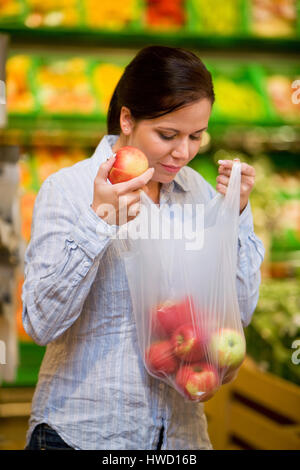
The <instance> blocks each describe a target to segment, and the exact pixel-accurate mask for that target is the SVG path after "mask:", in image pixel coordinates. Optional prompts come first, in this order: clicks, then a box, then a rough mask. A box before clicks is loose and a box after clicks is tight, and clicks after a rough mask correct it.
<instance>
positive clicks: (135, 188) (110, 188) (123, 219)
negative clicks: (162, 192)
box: [91, 156, 154, 225]
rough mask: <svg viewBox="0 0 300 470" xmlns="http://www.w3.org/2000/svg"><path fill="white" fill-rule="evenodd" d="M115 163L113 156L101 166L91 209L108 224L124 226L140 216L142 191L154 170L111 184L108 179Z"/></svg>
mask: <svg viewBox="0 0 300 470" xmlns="http://www.w3.org/2000/svg"><path fill="white" fill-rule="evenodd" d="M114 162H115V157H113V156H112V157H110V158H109V159H108V160H106V162H104V163H102V164H101V165H100V167H99V170H98V173H97V175H96V178H95V180H94V196H93V202H92V204H91V208H92V209H93V211H94V212H95V213H96V214H97V215H98V216H99V217H101V219H103V220H104V221H105V222H106V223H108V224H110V225H123V224H125V223H127V222H129V221H130V220H133V219H134V218H135V217H136V216H137V215H138V213H139V207H140V190H141V189H143V187H144V186H145V185H146V184H147V183H148V181H149V180H150V179H151V178H152V176H153V173H154V168H148V170H146V171H145V172H144V173H142V174H141V175H140V176H137V177H135V178H132V179H131V180H129V181H125V182H124V183H116V184H110V183H108V182H107V177H108V174H109V172H110V169H111V168H112V166H113V164H114Z"/></svg>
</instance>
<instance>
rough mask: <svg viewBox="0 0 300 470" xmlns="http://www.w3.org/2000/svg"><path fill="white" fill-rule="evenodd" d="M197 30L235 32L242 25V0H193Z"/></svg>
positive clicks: (225, 33) (217, 32)
mask: <svg viewBox="0 0 300 470" xmlns="http://www.w3.org/2000/svg"><path fill="white" fill-rule="evenodd" d="M192 6H193V14H194V17H193V18H191V21H192V22H193V24H194V25H195V30H196V31H199V32H202V33H208V34H221V35H229V34H234V33H235V32H236V31H237V30H238V28H239V26H240V18H241V8H240V0H226V2H224V1H223V0H214V3H213V8H212V5H211V2H208V1H207V0H192Z"/></svg>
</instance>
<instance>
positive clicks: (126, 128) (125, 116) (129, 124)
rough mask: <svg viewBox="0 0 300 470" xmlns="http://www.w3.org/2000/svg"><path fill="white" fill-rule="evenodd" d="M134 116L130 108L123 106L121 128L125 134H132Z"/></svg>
mask: <svg viewBox="0 0 300 470" xmlns="http://www.w3.org/2000/svg"><path fill="white" fill-rule="evenodd" d="M133 125H134V123H133V118H132V116H131V112H130V109H129V108H126V106H122V108H121V112H120V128H121V132H122V133H123V134H124V135H129V134H131V132H132V130H133Z"/></svg>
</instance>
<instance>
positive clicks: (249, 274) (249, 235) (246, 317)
mask: <svg viewBox="0 0 300 470" xmlns="http://www.w3.org/2000/svg"><path fill="white" fill-rule="evenodd" d="M207 189H208V192H209V196H210V198H212V197H214V196H215V195H216V194H217V192H216V190H215V189H214V188H213V187H212V186H211V185H210V184H209V183H207ZM264 255H265V249H264V246H263V244H262V242H261V240H260V239H259V238H258V237H257V236H256V235H255V233H254V226H253V217H252V212H251V205H250V202H249V201H248V204H247V206H246V207H245V209H244V210H243V212H242V213H241V214H240V216H239V234H238V255H237V278H236V287H237V297H238V302H239V307H240V313H241V321H242V325H243V327H244V328H245V327H246V326H248V325H249V324H250V322H251V319H252V315H253V313H254V310H255V308H256V306H257V302H258V297H259V286H260V282H261V273H260V267H261V263H262V262H263V259H264Z"/></svg>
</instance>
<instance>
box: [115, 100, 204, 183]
mask: <svg viewBox="0 0 300 470" xmlns="http://www.w3.org/2000/svg"><path fill="white" fill-rule="evenodd" d="M126 110H127V108H124V107H123V108H122V111H121V117H120V123H121V128H122V131H123V134H124V137H125V139H126V145H132V146H134V147H137V148H139V149H140V150H142V151H143V152H144V153H145V155H146V156H147V158H148V161H149V166H150V167H153V168H154V170H155V171H154V174H153V177H152V181H157V182H160V183H168V182H170V181H172V180H173V179H174V177H175V176H176V174H177V173H178V171H179V170H180V168H182V167H183V166H185V165H187V164H188V163H189V162H190V161H191V160H192V159H193V158H194V157H195V156H196V154H197V153H198V150H199V148H200V145H201V139H202V136H203V133H204V131H205V129H206V128H207V126H208V120H209V117H210V113H211V102H210V101H209V100H208V99H202V100H199V101H196V102H194V103H192V104H190V105H187V106H185V107H183V108H180V109H178V110H176V111H173V112H171V113H168V114H166V115H165V116H161V117H158V118H155V119H146V120H142V121H139V122H137V123H136V124H134V122H132V119H131V117H130V112H129V114H126V112H127V111H126ZM168 166H171V167H174V169H173V171H172V169H171V168H168Z"/></svg>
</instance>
